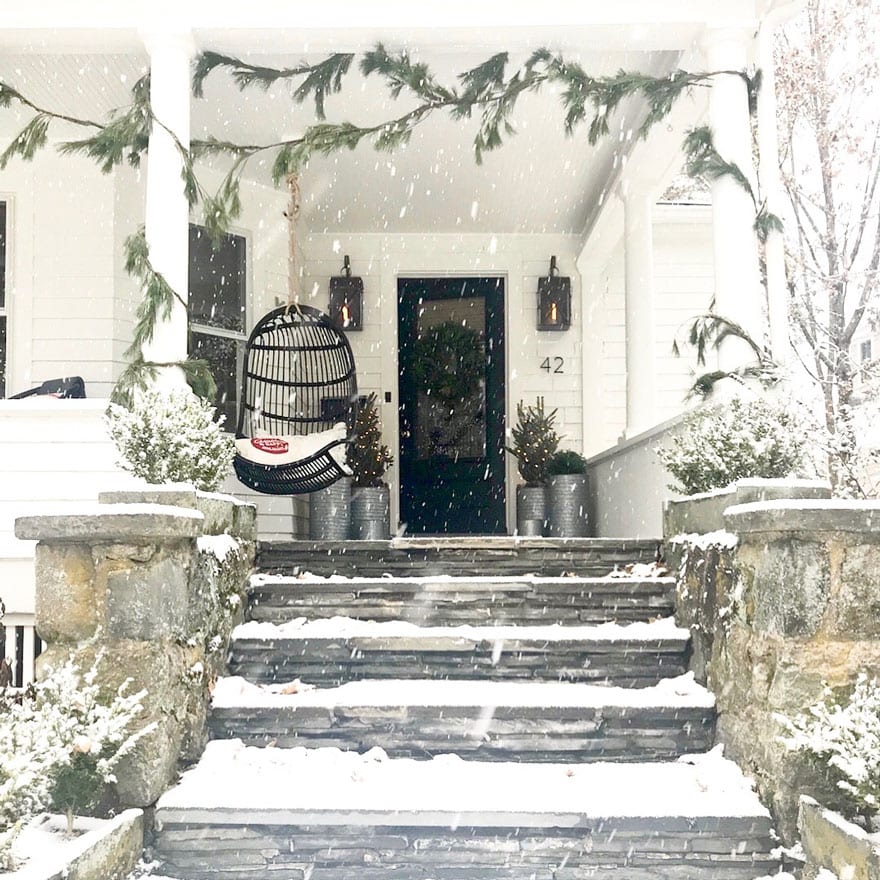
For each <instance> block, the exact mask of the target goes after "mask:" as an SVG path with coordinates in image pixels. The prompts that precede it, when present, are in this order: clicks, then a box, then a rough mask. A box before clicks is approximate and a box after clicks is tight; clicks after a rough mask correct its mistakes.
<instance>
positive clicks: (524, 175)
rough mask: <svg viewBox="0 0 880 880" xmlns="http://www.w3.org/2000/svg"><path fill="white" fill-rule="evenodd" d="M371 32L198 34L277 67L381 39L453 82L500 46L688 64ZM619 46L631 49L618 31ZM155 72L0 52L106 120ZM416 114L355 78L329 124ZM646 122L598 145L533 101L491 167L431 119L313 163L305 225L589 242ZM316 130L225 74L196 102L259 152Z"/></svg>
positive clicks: (559, 34) (574, 48)
mask: <svg viewBox="0 0 880 880" xmlns="http://www.w3.org/2000/svg"><path fill="white" fill-rule="evenodd" d="M366 30H367V29H362V30H357V31H354V30H342V29H340V30H338V31H336V32H335V36H336V37H337V38H338V39H336V40H333V39H329V37H331V36H333V34H330V33H325V32H321V33H310V34H308V37H309V42H308V43H303V35H302V34H300V35H299V42H298V43H291V44H290V45H296V46H297V47H298V48H297V49H296V50H291V51H289V52H285V53H280V52H276V51H273V52H271V53H268V52H265V51H262V52H261V51H255V47H258V46H264V47H272V48H274V47H276V46H277V45H278V43H279V40H278V37H279V35H278V34H277V33H276V34H275V35H274V36H272V37H269V36H268V35H265V36H266V38H265V42H263V43H261V42H260V40H259V39H257V38H256V37H257V35H258V33H259V32H257V31H246V32H243V33H234V34H230V33H226V32H223V31H220V30H209V31H198V32H196V37H197V43H198V48H199V49H200V50H204V49H209V48H210V49H216V50H220V51H224V52H229V53H231V54H236V55H239V56H240V57H243V58H246V59H247V60H249V61H253V62H255V63H260V64H268V65H291V64H294V63H297V62H300V61H302V60H304V59H308V60H317V59H320V58H323V57H325V55H326V53H327V51H331V50H334V49H335V50H336V51H339V50H349V51H358V52H359V51H363V50H364V49H366V48H368V47H370V46H371V45H373V43H374V38H382V39H384V40H385V42H386V45H387V46H388V47H389V48H390V49H399V48H402V47H406V48H407V49H408V50H409V51H410V52H411V54H412V55H413V56H415V57H416V58H417V60H425V61H427V62H428V63H429V64H430V65H431V67H432V69H434V70H435V72H436V73H437V74H438V75H439V77H440V78H441V80H443V81H444V82H447V83H450V84H451V83H454V82H455V77H456V76H457V74H459V73H461V72H462V71H464V70H467V69H469V68H470V67H473V66H474V65H476V64H478V63H480V62H481V61H483V60H485V59H486V58H487V57H489V56H490V55H491V54H493V53H495V52H498V51H502V50H507V49H510V50H511V68H510V69H513V65H515V64H517V63H519V62H520V61H522V60H524V59H525V58H526V57H527V55H528V53H529V51H530V50H531V49H533V48H535V47H536V46H539V45H547V46H549V47H550V48H552V49H554V50H559V51H561V52H563V54H564V55H565V56H566V57H567V58H569V59H572V60H576V61H579V62H580V63H581V64H582V65H583V67H584V68H585V69H586V70H587V71H588V72H590V73H591V74H603V73H612V72H614V71H616V70H618V69H620V68H630V69H639V70H642V71H646V72H651V73H661V72H664V71H666V70H668V69H669V68H671V67H672V66H674V64H675V63H676V61H677V58H678V53H676V52H672V51H644V50H632V49H630V50H621V49H616V50H615V49H608V50H601V49H599V48H596V46H595V34H592V35H588V33H587V31H586V30H585V29H584V28H574V29H571V28H569V29H565V28H560V27H556V28H543V29H538V30H534V29H532V30H528V29H523V28H522V27H513V28H499V29H495V30H492V31H490V30H489V29H488V28H485V27H482V28H480V27H477V28H474V29H467V30H464V29H459V30H455V29H448V28H447V29H443V30H442V31H438V30H437V29H425V30H422V31H413V30H412V29H400V28H398V29H394V28H392V29H391V30H390V31H389V32H388V35H383V34H382V33H380V32H379V31H377V32H376V33H375V34H374V33H373V32H372V31H369V35H367V33H366ZM288 34H289V32H288ZM655 36H656V34H655ZM681 36H682V31H681V30H679V39H681ZM441 37H442V38H441ZM646 42H650V41H647V40H646V39H644V38H643V39H642V40H638V39H636V36H634V37H633V45H639V44H641V45H642V46H644V45H645V44H646ZM615 44H616V45H618V46H619V45H620V35H619V34H618V40H617V41H615ZM316 46H317V47H319V48H316ZM325 46H326V48H325ZM585 46H586V48H585ZM146 67H147V57H146V55H145V53H143V52H122V53H115V54H106V55H99V54H95V53H94V52H88V53H71V52H68V51H58V49H57V48H55V49H54V50H53V51H51V52H50V53H44V52H40V51H39V49H38V48H36V47H28V50H27V51H19V52H9V53H4V54H3V55H2V56H0V77H2V78H3V79H4V80H6V81H7V82H9V83H11V84H12V85H14V86H15V87H17V88H19V89H20V90H21V91H22V92H23V93H24V94H25V95H27V96H28V97H30V98H32V99H33V100H34V101H35V102H36V103H37V104H40V105H43V106H45V107H47V108H51V109H56V110H60V111H63V112H68V113H71V114H73V115H84V116H88V117H89V118H96V119H102V118H104V116H105V114H106V113H107V112H108V111H109V110H110V109H112V108H114V107H118V106H123V105H125V104H126V103H127V102H128V91H129V89H130V88H131V85H132V84H133V83H134V82H135V80H136V79H137V78H138V76H140V75H141V73H142V72H143V71H145V70H146ZM408 106H409V105H408V104H407V101H406V100H405V99H404V98H400V99H398V100H396V101H395V100H393V99H391V98H390V97H389V96H388V94H387V91H386V90H385V89H384V88H383V86H382V83H381V82H380V81H379V80H378V79H377V78H376V77H372V78H370V79H366V80H365V79H363V78H362V77H361V75H360V73H359V72H358V71H356V70H354V69H353V70H352V71H351V72H350V74H349V76H348V79H347V81H346V85H345V87H344V91H343V93H342V94H340V95H337V96H332V97H331V98H329V99H328V101H327V117H328V119H329V120H331V121H342V120H350V121H352V122H355V123H361V124H363V123H375V122H377V121H381V120H384V119H387V118H391V117H392V116H396V115H399V114H400V113H402V112H404V111H405V109H407V107H408ZM639 113H640V110H639V107H638V106H637V105H633V104H629V105H627V106H625V107H624V108H623V109H622V111H621V112H620V113H619V114H618V117H617V119H616V121H615V127H614V130H613V131H612V135H611V136H609V137H607V138H605V139H604V140H603V141H602V142H601V143H600V144H599V145H597V146H596V147H590V146H589V144H588V143H587V141H586V127H585V126H582V127H581V128H580V129H578V131H577V132H576V133H575V136H574V137H571V138H568V137H566V136H565V134H564V131H563V122H562V120H563V113H562V110H561V107H560V104H559V101H558V97H557V96H556V95H554V94H553V92H552V90H550V89H545V90H544V91H542V92H541V93H540V94H538V95H526V96H524V97H523V98H522V99H521V101H520V104H519V105H518V107H517V111H516V115H515V117H514V120H513V121H514V125H515V128H516V130H517V134H516V135H514V136H510V137H509V138H507V139H506V140H507V143H506V144H505V146H503V147H502V148H501V149H500V150H498V151H496V152H494V153H488V154H486V155H485V157H484V164H483V165H481V166H478V165H477V164H476V162H475V161H474V158H473V150H472V142H473V136H474V132H475V130H476V122H475V121H473V120H472V121H470V122H469V123H461V122H455V121H452V120H450V119H449V118H448V116H445V115H444V116H437V117H436V118H432V119H430V120H429V121H427V122H426V123H424V124H423V126H422V127H421V128H420V129H419V130H418V131H417V132H416V133H415V135H414V136H413V138H412V141H411V142H410V144H409V145H408V146H407V147H406V148H405V149H401V150H398V151H396V152H395V153H393V154H388V153H378V152H376V151H374V150H373V149H372V147H370V146H368V145H362V146H361V147H359V148H358V149H357V150H355V151H353V152H349V151H344V152H342V153H338V154H336V155H334V156H331V157H326V158H325V157H318V158H315V159H313V160H312V162H311V163H310V165H309V167H308V169H307V170H306V172H305V173H304V175H303V178H302V196H303V213H302V228H303V229H304V230H307V231H309V232H333V233H336V232H338V233H341V234H345V233H366V232H384V233H480V234H490V233H496V234H505V233H569V234H580V233H583V232H584V230H585V229H586V228H588V226H589V224H590V222H591V221H592V219H593V216H594V213H595V211H596V209H597V208H598V206H599V205H600V204H601V202H602V200H603V199H604V197H605V194H606V193H607V190H608V188H609V186H610V185H611V184H612V183H613V181H614V180H615V177H616V173H617V171H618V169H619V167H620V164H621V161H622V160H621V156H622V155H623V154H625V153H626V152H628V149H629V146H630V144H631V138H632V132H633V129H634V128H636V127H637V125H638V120H639ZM23 119H24V117H22V116H21V115H18V114H15V113H13V112H10V111H4V112H3V113H2V114H0V137H2V138H3V141H4V142H8V138H9V137H10V135H11V134H13V133H14V132H15V131H17V130H18V127H20V125H21V123H22V121H23ZM313 121H315V118H314V114H313V113H312V111H311V108H310V107H309V106H308V105H295V104H294V103H293V102H292V101H291V100H290V97H289V91H288V89H287V87H286V86H284V85H278V86H275V87H273V88H271V89H269V90H268V91H267V92H263V91H261V90H259V89H251V90H248V91H247V92H245V93H240V92H239V91H238V89H237V88H236V87H235V85H234V84H233V82H232V80H231V78H230V77H229V76H228V75H226V74H225V73H224V72H215V73H214V74H212V76H211V77H209V79H208V81H207V83H206V88H205V99H204V100H196V99H193V101H192V135H193V137H196V138H198V137H202V136H204V135H206V134H208V133H212V134H214V135H216V136H219V137H223V138H228V139H231V140H240V141H245V142H248V143H264V142H273V141H277V140H278V139H279V138H283V137H293V136H296V135H298V134H299V133H301V132H302V130H303V129H304V128H305V127H306V126H307V125H308V124H310V123H311V122H313ZM270 166H271V156H268V157H267V158H266V159H265V160H263V161H258V162H255V163H253V166H252V168H251V169H250V170H249V172H248V174H249V175H250V176H251V177H253V178H254V179H256V180H258V181H259V182H262V183H266V184H267V185H269V184H270V180H269V174H268V169H269V167H270ZM0 180H2V176H0Z"/></svg>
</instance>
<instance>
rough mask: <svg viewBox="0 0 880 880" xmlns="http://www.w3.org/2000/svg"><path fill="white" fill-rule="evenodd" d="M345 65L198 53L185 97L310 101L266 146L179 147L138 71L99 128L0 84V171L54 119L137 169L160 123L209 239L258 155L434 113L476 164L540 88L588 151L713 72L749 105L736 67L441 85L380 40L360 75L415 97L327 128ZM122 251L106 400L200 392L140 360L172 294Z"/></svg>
mask: <svg viewBox="0 0 880 880" xmlns="http://www.w3.org/2000/svg"><path fill="white" fill-rule="evenodd" d="M354 57H355V56H354V55H352V54H348V53H333V54H331V55H329V56H328V57H327V58H325V59H324V60H322V61H320V62H318V63H316V64H305V63H303V64H300V65H297V66H295V67H288V68H271V67H264V66H260V65H253V64H249V63H248V62H246V61H243V60H242V59H239V58H235V57H233V56H230V55H223V54H220V53H217V52H204V53H202V54H201V55H199V57H198V58H197V59H196V62H195V66H194V70H193V79H192V90H193V95H194V96H195V97H196V98H203V97H204V87H205V82H206V80H207V79H208V77H209V76H211V75H212V74H213V73H214V72H215V71H218V70H221V69H226V70H227V71H228V72H229V73H230V74H231V76H232V79H233V81H234V82H235V84H236V85H237V86H238V88H239V89H240V90H242V91H243V90H245V89H248V88H253V87H256V88H260V89H263V90H264V91H265V90H267V89H269V88H270V87H271V86H272V85H274V84H276V83H279V82H287V83H288V84H289V85H290V87H291V97H292V99H293V100H294V102H296V103H298V104H301V103H303V102H305V101H306V100H307V99H309V98H311V99H312V101H313V102H314V107H315V113H316V115H317V117H318V120H319V121H318V122H317V123H316V124H314V125H310V126H308V127H307V128H306V129H305V131H304V132H303V134H302V135H301V136H300V137H297V138H291V139H287V140H279V141H277V142H273V143H267V144H240V143H235V142H232V141H229V140H223V139H220V138H215V137H213V136H209V137H207V138H205V139H200V140H193V141H192V142H191V143H190V146H189V149H187V148H186V147H184V145H183V144H181V143H180V141H179V140H178V139H177V137H176V136H175V135H174V133H173V132H172V131H171V130H170V129H169V128H168V127H167V126H165V125H164V124H163V122H162V121H161V120H160V119H158V118H157V117H156V116H155V114H154V113H153V109H152V107H151V105H150V100H149V92H150V88H149V86H150V80H149V74H147V75H145V76H144V77H142V78H141V79H139V80H138V81H137V82H136V83H135V85H134V86H133V88H132V101H131V104H130V105H129V106H128V107H126V108H123V109H121V110H118V111H115V112H114V113H112V114H111V115H110V117H109V118H108V119H107V121H106V122H97V121H95V120H91V119H87V118H81V117H74V116H70V115H68V114H65V113H62V112H57V111H54V110H50V109H47V108H44V107H40V106H38V105H36V104H35V103H34V102H32V101H30V100H29V99H28V98H27V97H26V96H25V95H23V94H22V93H21V92H20V91H18V90H17V89H15V88H14V87H12V86H11V85H9V84H8V83H5V82H3V81H0V108H4V107H10V106H12V105H13V104H14V103H18V104H20V105H22V106H24V107H26V108H28V109H30V110H31V111H33V114H34V115H33V116H32V118H31V119H30V120H29V121H28V123H27V124H26V125H25V127H24V128H23V129H22V130H21V131H20V132H19V134H18V135H16V137H15V138H13V140H12V142H11V143H10V144H9V146H8V147H7V148H6V149H5V150H4V151H3V153H2V154H0V169H2V168H5V167H6V165H7V164H8V163H9V161H10V160H11V159H13V158H14V157H20V158H22V159H25V160H30V159H33V157H34V156H35V155H36V153H37V151H38V150H40V149H42V148H43V147H45V146H46V144H47V143H48V133H49V128H50V126H51V125H52V123H54V122H65V123H69V124H73V125H76V126H80V127H82V128H86V129H92V130H93V133H91V134H89V135H87V136H86V137H83V138H81V139H78V140H70V141H65V142H63V143H62V144H61V145H60V150H61V152H62V153H64V154H82V155H85V156H88V157H89V158H91V159H93V160H94V161H95V162H96V163H97V164H98V167H100V169H101V170H102V171H103V172H105V173H108V172H110V171H112V170H113V169H114V168H115V167H116V166H118V165H120V164H122V163H123V162H126V163H128V164H129V165H131V166H133V167H138V166H139V165H140V163H141V160H142V158H143V156H144V155H145V154H146V152H147V149H148V145H149V137H150V132H151V130H152V127H153V125H160V126H162V127H163V128H165V130H166V131H168V132H169V134H171V136H172V138H173V139H174V143H175V144H176V146H177V149H178V152H179V154H180V157H181V165H182V170H181V176H182V185H183V188H184V192H185V194H186V197H187V200H188V202H189V204H190V206H191V207H195V206H196V205H198V204H199V203H201V206H202V214H203V218H204V225H205V227H206V228H207V229H208V231H209V232H210V234H211V236H212V237H213V238H214V239H215V240H219V238H220V236H221V235H222V234H223V233H224V232H225V231H226V230H227V229H228V228H229V226H230V224H231V223H232V222H233V221H234V220H235V219H236V218H237V217H238V216H239V214H240V212H241V197H240V188H241V177H242V174H243V172H244V170H245V168H246V166H247V164H248V162H249V161H250V160H251V159H252V158H254V157H255V156H257V155H260V154H263V153H274V154H275V158H274V161H273V165H272V177H273V180H274V182H275V183H276V185H277V184H279V183H280V182H281V181H283V180H285V179H287V178H288V177H289V176H290V175H292V174H298V173H300V172H301V171H302V169H303V168H304V166H305V165H306V164H307V163H308V161H309V158H310V157H311V156H312V155H315V154H319V155H325V156H326V155H330V154H332V153H335V152H339V151H341V150H343V149H350V150H351V149H354V148H355V147H357V146H358V145H359V144H360V143H361V142H364V141H366V142H369V143H372V145H373V147H374V148H375V149H377V150H385V151H392V150H395V149H397V148H399V147H401V146H404V145H406V144H407V143H408V142H409V140H410V138H411V137H412V134H413V132H414V131H415V130H416V128H418V126H419V125H421V124H422V123H423V122H425V121H426V120H427V119H428V118H430V117H431V116H432V115H433V114H435V113H437V112H441V111H445V112H447V113H448V114H449V116H450V117H451V118H452V119H453V120H464V119H470V118H474V117H477V118H478V119H479V127H478V130H477V134H476V136H475V138H474V143H473V148H474V157H475V160H476V162H477V163H478V164H479V163H481V162H482V161H483V156H484V154H485V153H486V152H489V151H492V150H496V149H498V148H499V147H501V146H502V145H503V143H504V141H505V138H506V137H510V136H512V135H514V134H515V133H516V131H515V128H514V126H513V123H512V122H511V119H512V116H513V112H514V110H515V108H516V105H517V101H518V100H519V98H520V97H521V96H522V95H524V94H527V93H537V92H539V91H540V90H541V88H542V87H543V86H545V85H553V86H554V87H556V88H557V89H558V97H559V100H560V103H561V106H562V110H563V111H564V127H565V131H566V133H567V134H568V135H572V134H573V133H574V131H575V129H577V128H578V127H579V126H580V125H582V124H584V123H586V124H587V126H588V128H587V139H588V141H589V143H590V144H595V143H597V142H598V141H599V140H600V139H601V138H602V137H604V136H605V135H607V134H608V133H609V131H610V120H611V117H612V115H613V114H614V113H615V111H616V110H617V109H618V108H619V107H620V105H621V103H622V102H623V101H625V100H626V99H627V98H632V97H641V98H642V99H643V100H644V101H645V103H646V107H647V109H646V113H645V116H644V118H643V120H642V122H641V124H640V125H639V128H638V131H637V136H638V137H639V138H645V137H646V136H647V134H648V133H649V131H650V130H651V128H652V127H653V126H654V125H655V124H656V123H657V122H659V121H660V120H661V119H663V118H664V117H665V116H667V115H668V113H669V112H670V111H671V109H672V107H673V105H674V104H675V102H676V100H677V99H678V98H679V97H680V96H681V95H682V94H684V93H685V92H687V91H689V90H690V89H692V88H694V87H697V86H708V85H709V84H710V82H711V80H712V79H713V78H714V77H715V76H718V75H719V74H725V75H731V74H732V75H736V76H740V77H742V78H743V79H744V80H745V82H746V86H747V89H748V94H749V104H750V108H751V109H754V104H755V99H756V98H755V96H756V94H757V90H758V88H759V86H760V72H759V73H758V74H757V75H756V76H754V77H750V76H749V75H748V74H747V73H745V72H743V71H716V72H703V73H691V72H688V71H685V70H681V69H677V70H674V71H672V72H671V73H669V74H667V75H665V76H662V77H652V76H648V75H646V74H642V73H639V72H634V71H624V70H621V71H618V72H617V73H616V74H614V75H609V76H599V77H593V76H590V75H589V74H588V73H587V72H586V71H585V70H584V69H583V68H582V67H581V66H580V65H579V64H576V63H573V62H569V61H566V60H565V58H564V57H563V56H562V55H559V54H554V53H552V52H550V50H548V49H544V48H542V49H538V50H536V51H535V52H533V53H532V55H531V56H530V57H529V58H528V59H527V61H526V62H525V63H524V64H523V65H521V66H520V67H518V68H516V69H515V70H514V71H513V72H512V73H511V74H508V73H507V68H508V64H509V55H508V53H507V52H500V53H497V54H495V55H493V56H491V57H490V58H488V59H487V60H485V61H484V62H482V63H481V64H479V65H477V66H476V67H473V68H471V69H470V70H468V71H465V72H464V73H461V74H459V76H458V78H457V82H456V84H455V85H451V86H450V85H443V84H442V83H440V82H439V81H438V80H437V78H436V77H435V75H434V74H433V73H432V72H431V70H430V68H429V67H428V66H427V65H426V64H424V63H417V62H414V61H413V60H412V59H411V58H410V56H409V54H408V53H407V52H397V53H394V52H389V51H388V50H387V49H386V48H385V47H384V46H383V45H382V44H381V43H379V44H377V45H376V46H375V47H374V48H373V49H372V50H370V51H368V52H366V53H364V55H363V57H362V58H361V61H360V65H359V67H360V71H361V73H362V74H363V75H364V76H365V77H371V76H378V77H380V78H382V79H383V80H384V81H385V84H386V85H387V87H388V90H389V93H390V95H391V97H392V98H394V99H397V98H399V97H400V96H401V95H402V94H404V93H406V94H407V95H408V96H409V97H411V98H414V99H415V100H416V101H417V104H416V106H415V107H414V108H413V109H411V110H409V111H408V112H406V113H404V114H402V115H400V116H397V117H394V118H392V119H387V120H383V121H380V122H377V123H375V124H373V125H367V126H358V125H354V124H352V123H350V122H345V121H343V122H327V121H326V106H325V101H326V99H327V97H328V96H330V95H334V94H338V93H339V92H341V91H342V88H343V83H344V79H345V77H346V75H347V74H348V73H349V71H350V69H351V65H352V63H353V61H354ZM686 149H687V142H686ZM712 149H713V150H714V148H712ZM689 155H690V156H691V157H692V162H691V164H693V167H694V173H699V174H702V175H704V176H707V177H710V178H711V177H712V175H715V176H719V175H720V174H722V173H727V174H730V175H731V176H733V177H734V179H737V180H738V181H739V182H740V183H741V184H742V183H743V182H744V183H745V185H746V186H748V180H747V178H746V177H745V175H743V174H742V173H741V172H740V171H739V169H738V168H736V166H735V165H733V164H732V163H724V162H723V160H721V158H720V157H718V156H717V153H714V155H713V154H712V151H710V150H709V149H708V148H707V147H706V144H705V139H703V143H702V144H700V143H699V138H698V137H696V136H695V137H694V139H693V145H692V150H691V153H690V154H689ZM212 156H225V157H227V158H228V159H230V160H231V165H230V168H229V170H228V171H227V173H226V175H225V176H224V178H223V180H222V181H221V183H220V185H219V187H218V188H217V189H216V190H215V191H214V192H213V193H209V192H208V191H207V190H206V189H205V188H204V187H203V186H202V185H201V183H200V182H199V180H198V177H197V175H196V171H195V163H196V161H197V160H198V159H202V158H207V157H212ZM753 199H754V195H753ZM760 222H762V223H770V224H771V225H772V223H773V218H770V219H769V220H768V219H767V217H766V216H765V217H764V218H763V220H761V221H760ZM125 249H126V268H127V270H128V271H129V273H130V274H132V276H133V277H136V278H137V279H138V280H139V281H140V282H141V284H142V287H143V290H144V299H143V302H142V304H141V307H140V308H139V310H138V321H137V324H136V326H135V331H134V338H133V341H132V345H131V346H130V347H129V349H128V350H127V352H126V357H127V358H128V359H129V366H128V368H127V369H126V370H125V371H124V372H123V375H122V376H121V377H120V380H119V382H118V383H117V387H116V388H115V389H114V396H115V397H116V398H117V399H126V398H128V397H130V394H131V392H132V390H133V389H134V388H137V387H145V386H146V385H147V384H148V382H149V381H150V380H151V379H152V378H153V377H154V376H155V374H156V370H157V369H158V368H159V367H162V366H179V367H181V368H182V369H183V370H184V372H185V373H186V375H187V378H188V381H190V383H191V384H192V385H193V386H194V388H197V390H198V392H199V393H202V394H205V393H207V392H210V389H211V387H212V386H213V380H211V379H210V374H209V373H207V367H206V365H205V364H204V362H199V361H193V360H190V359H187V360H186V361H184V362H175V363H174V364H156V363H150V362H147V361H145V360H144V358H143V350H142V349H143V343H144V341H145V340H147V339H150V338H152V333H153V328H154V327H155V325H156V322H157V321H158V319H159V316H160V314H164V313H166V312H167V311H169V310H170V308H171V306H170V303H171V302H172V301H173V297H178V299H180V297H179V296H178V295H177V294H176V293H175V292H174V291H173V290H171V288H170V287H169V285H168V284H167V282H166V281H165V279H164V278H163V277H162V276H161V275H160V274H159V273H157V272H155V270H154V269H153V267H152V265H151V264H150V261H149V254H148V251H147V247H146V240H145V238H144V236H143V231H140V232H139V233H137V234H136V235H133V236H130V237H129V238H128V239H127V240H126V244H125ZM206 373H207V376H206ZM214 387H216V386H214Z"/></svg>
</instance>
